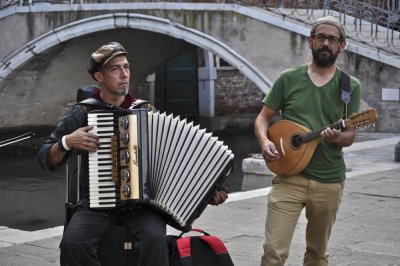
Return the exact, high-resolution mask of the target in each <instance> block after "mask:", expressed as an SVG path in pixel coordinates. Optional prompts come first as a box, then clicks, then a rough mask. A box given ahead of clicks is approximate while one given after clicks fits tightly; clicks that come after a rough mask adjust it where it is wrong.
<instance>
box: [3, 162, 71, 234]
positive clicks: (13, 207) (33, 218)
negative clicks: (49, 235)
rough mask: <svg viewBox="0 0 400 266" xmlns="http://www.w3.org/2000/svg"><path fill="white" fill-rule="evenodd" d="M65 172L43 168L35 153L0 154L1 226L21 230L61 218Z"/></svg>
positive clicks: (49, 224)
mask: <svg viewBox="0 0 400 266" xmlns="http://www.w3.org/2000/svg"><path fill="white" fill-rule="evenodd" d="M64 195H65V172H64V171H62V170H61V171H57V172H54V173H50V172H46V171H44V170H42V169H41V168H40V166H39V164H38V159H37V157H36V156H34V155H32V156H15V157H0V225H1V226H7V227H11V228H16V229H21V230H27V231H31V230H38V229H43V228H49V227H54V226H59V225H62V224H63V221H64Z"/></svg>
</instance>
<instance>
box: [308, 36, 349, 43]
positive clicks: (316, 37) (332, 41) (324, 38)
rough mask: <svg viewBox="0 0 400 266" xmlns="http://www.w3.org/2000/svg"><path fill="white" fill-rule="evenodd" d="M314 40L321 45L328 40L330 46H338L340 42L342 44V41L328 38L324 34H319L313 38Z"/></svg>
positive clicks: (333, 37) (332, 37) (331, 37)
mask: <svg viewBox="0 0 400 266" xmlns="http://www.w3.org/2000/svg"><path fill="white" fill-rule="evenodd" d="M312 37H313V39H314V40H315V41H317V42H319V43H324V42H325V40H326V39H328V43H329V44H338V43H339V42H342V41H343V40H342V39H339V38H337V37H335V36H326V35H324V34H317V35H313V36H312Z"/></svg>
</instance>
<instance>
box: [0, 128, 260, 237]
mask: <svg viewBox="0 0 400 266" xmlns="http://www.w3.org/2000/svg"><path fill="white" fill-rule="evenodd" d="M220 139H221V140H223V141H224V142H225V143H226V144H227V145H228V146H229V148H230V149H231V150H232V151H233V153H234V154H235V157H236V168H235V170H234V172H233V173H232V174H231V175H230V177H229V179H228V180H227V182H226V183H227V184H229V187H230V191H231V192H235V191H239V190H240V188H241V185H242V177H243V173H242V159H243V158H245V157H247V155H248V154H249V153H255V152H257V151H258V145H257V142H256V140H255V137H254V136H253V135H234V136H225V137H220ZM64 198H65V171H64V169H60V171H57V172H48V171H45V170H42V169H41V168H40V166H39V164H38V158H37V156H36V155H30V156H13V157H0V226H7V227H10V228H16V229H20V230H27V231H34V230H40V229H44V228H50V227H54V226H60V225H62V224H63V223H64Z"/></svg>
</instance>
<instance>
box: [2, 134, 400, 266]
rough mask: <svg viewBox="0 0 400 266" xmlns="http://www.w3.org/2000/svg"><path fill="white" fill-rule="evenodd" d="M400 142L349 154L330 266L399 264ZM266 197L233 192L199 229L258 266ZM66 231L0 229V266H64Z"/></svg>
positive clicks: (299, 236) (294, 249) (298, 256)
mask: <svg viewBox="0 0 400 266" xmlns="http://www.w3.org/2000/svg"><path fill="white" fill-rule="evenodd" d="M399 141H400V136H397V137H391V138H385V139H378V140H372V141H364V142H358V143H355V144H353V145H352V146H351V147H348V148H345V149H344V153H345V159H346V162H347V165H348V168H349V172H348V179H347V181H346V186H345V190H344V195H343V200H342V205H341V208H340V210H339V213H338V217H337V221H336V224H335V226H334V229H333V232H332V237H331V240H330V246H329V253H330V264H331V265H341V266H344V265H352V266H353V265H355V266H358V265H359V266H369V265H370V266H380V265H400V163H399V162H395V161H394V147H395V145H396V143H398V142H399ZM267 193H268V188H260V189H256V190H252V191H245V192H236V193H231V194H230V197H229V200H228V202H227V203H225V204H223V205H221V206H218V207H216V206H209V207H208V208H207V209H206V210H205V212H204V213H203V215H202V217H201V218H199V219H198V220H197V221H196V222H195V224H194V227H195V228H201V229H203V230H205V231H207V232H209V233H210V234H213V235H216V236H218V237H220V238H221V239H222V240H223V241H224V242H225V244H226V245H227V247H228V250H229V252H230V253H231V256H232V259H233V261H234V263H235V265H237V266H252V265H259V260H260V256H261V254H262V244H263V241H264V223H265V214H266V213H265V212H266V197H265V195H266V194H267ZM305 225H306V219H305V217H304V214H302V216H301V218H300V220H299V223H298V226H297V229H296V232H295V234H294V237H293V241H292V246H291V252H290V255H289V259H288V261H287V263H286V265H301V262H302V256H303V253H304V250H305V244H304V235H305V234H304V231H305ZM62 230H63V228H62V226H59V227H56V228H49V229H45V230H40V231H35V232H24V231H20V230H14V229H9V228H5V227H1V226H0V265H2V266H3V265H40V266H46V265H59V262H58V260H59V249H58V244H59V242H60V239H61V234H62ZM168 231H169V233H170V234H175V233H177V232H176V231H175V230H174V229H171V228H169V230H168Z"/></svg>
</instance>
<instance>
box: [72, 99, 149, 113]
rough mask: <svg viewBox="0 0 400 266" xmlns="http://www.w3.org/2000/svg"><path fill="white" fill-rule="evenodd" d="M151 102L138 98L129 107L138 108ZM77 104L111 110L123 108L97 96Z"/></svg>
mask: <svg viewBox="0 0 400 266" xmlns="http://www.w3.org/2000/svg"><path fill="white" fill-rule="evenodd" d="M146 104H149V101H146V100H142V99H136V100H135V101H134V102H133V103H132V105H131V106H130V107H129V109H138V108H141V107H142V106H143V105H146ZM77 105H83V106H87V107H91V108H104V109H111V110H119V109H121V108H119V107H116V106H113V105H111V104H106V103H105V102H103V101H102V100H99V99H96V98H87V99H85V100H83V101H80V102H79V103H77Z"/></svg>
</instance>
